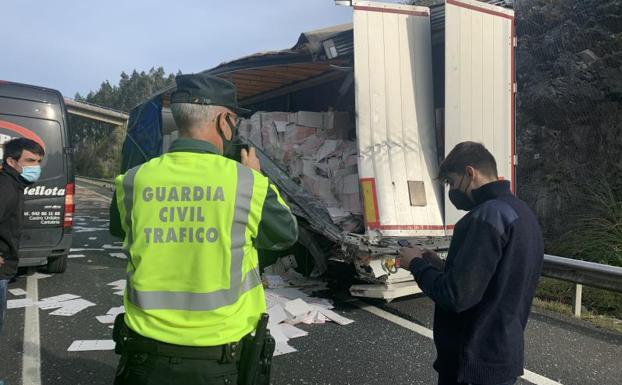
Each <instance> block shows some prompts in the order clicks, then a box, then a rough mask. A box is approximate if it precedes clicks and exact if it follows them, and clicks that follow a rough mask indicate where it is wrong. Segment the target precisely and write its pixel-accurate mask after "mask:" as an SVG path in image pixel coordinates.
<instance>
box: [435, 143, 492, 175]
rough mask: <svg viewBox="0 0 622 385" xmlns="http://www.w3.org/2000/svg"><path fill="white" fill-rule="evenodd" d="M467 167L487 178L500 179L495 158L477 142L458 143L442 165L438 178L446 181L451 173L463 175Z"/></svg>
mask: <svg viewBox="0 0 622 385" xmlns="http://www.w3.org/2000/svg"><path fill="white" fill-rule="evenodd" d="M467 166H471V167H473V168H475V169H477V170H478V171H480V172H481V173H483V174H485V175H486V176H489V177H492V178H498V174H497V162H496V161H495V157H494V156H492V154H491V153H490V151H488V150H487V149H486V147H484V145H483V144H481V143H475V142H462V143H458V144H457V145H456V147H454V149H453V150H451V152H450V153H449V154H448V155H447V157H446V158H445V160H443V162H442V163H441V167H440V171H439V175H438V178H439V179H441V180H445V179H447V177H448V176H449V174H450V173H453V174H458V175H463V174H465V173H466V168H467Z"/></svg>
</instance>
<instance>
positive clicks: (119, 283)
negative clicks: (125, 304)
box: [106, 279, 127, 289]
mask: <svg viewBox="0 0 622 385" xmlns="http://www.w3.org/2000/svg"><path fill="white" fill-rule="evenodd" d="M126 283H127V281H126V280H124V279H120V280H118V281H114V282H110V283H107V284H106V285H108V286H114V287H122V288H124V289H125V284H126Z"/></svg>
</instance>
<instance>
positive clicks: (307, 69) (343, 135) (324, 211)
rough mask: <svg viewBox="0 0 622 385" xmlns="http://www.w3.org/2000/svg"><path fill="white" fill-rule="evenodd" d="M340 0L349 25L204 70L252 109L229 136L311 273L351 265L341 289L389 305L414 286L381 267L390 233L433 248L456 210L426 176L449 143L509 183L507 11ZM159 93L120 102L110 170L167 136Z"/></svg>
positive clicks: (462, 0) (511, 90)
mask: <svg viewBox="0 0 622 385" xmlns="http://www.w3.org/2000/svg"><path fill="white" fill-rule="evenodd" d="M350 5H351V7H352V9H353V23H352V24H349V25H339V26H334V27H329V28H325V29H321V30H316V31H311V32H307V33H303V34H302V35H301V36H300V38H299V40H298V42H297V43H296V45H294V46H293V47H292V48H290V49H285V50H282V51H274V52H260V53H257V54H254V55H251V56H247V57H243V58H240V59H236V60H233V61H230V62H227V63H223V64H221V65H219V66H217V67H215V68H212V69H209V70H207V71H206V72H208V73H211V74H213V75H216V76H220V77H222V78H224V79H227V80H230V81H231V82H233V83H234V84H235V85H236V87H237V89H238V101H239V103H240V105H241V106H243V107H245V108H249V109H251V110H253V111H255V113H254V114H253V115H252V116H251V117H250V118H248V119H246V120H244V121H242V123H241V125H240V140H241V142H243V143H246V144H250V145H253V146H256V147H257V148H258V149H259V151H258V156H259V157H260V161H261V165H262V172H263V173H264V174H265V175H267V176H268V177H269V178H270V179H271V181H272V182H273V183H274V184H276V185H277V187H278V188H279V190H280V191H281V193H282V194H283V195H284V196H285V198H286V199H287V200H288V202H289V204H290V206H291V208H292V210H293V212H294V213H295V214H296V215H297V216H298V217H299V219H300V221H299V222H300V224H301V226H300V229H301V231H300V237H299V242H300V243H301V244H302V245H303V246H305V247H306V248H307V249H308V251H309V254H311V255H312V256H313V258H314V261H315V266H316V271H317V272H318V273H323V272H325V270H326V269H327V266H328V264H327V259H328V258H331V259H340V260H342V261H344V262H347V263H353V264H354V266H355V270H356V272H357V274H358V276H359V278H362V279H364V280H367V281H369V283H370V285H358V286H357V287H353V288H352V289H351V292H352V294H354V295H361V296H373V297H380V298H385V299H387V300H390V299H392V298H395V297H398V296H401V295H407V294H412V293H414V292H417V291H418V289H417V287H416V285H415V284H414V283H413V282H412V280H413V278H412V276H411V275H410V273H409V272H407V271H406V270H404V269H398V268H396V267H395V265H394V260H395V255H396V253H397V250H398V246H397V241H398V240H400V239H407V240H408V241H409V242H410V243H411V244H419V245H425V246H426V247H428V248H436V249H440V250H443V249H446V247H447V245H448V241H449V237H450V236H451V234H452V231H453V226H454V225H455V223H456V222H457V221H458V220H459V219H460V217H461V215H462V214H463V213H461V212H458V211H457V210H455V209H454V208H453V206H452V205H451V204H450V203H449V202H448V200H447V192H446V191H445V189H444V187H443V186H442V185H441V184H440V183H439V182H438V181H437V180H436V177H437V175H438V167H439V162H440V161H441V160H442V158H443V157H444V156H445V154H446V153H447V152H448V151H449V150H451V149H452V148H453V146H454V145H455V144H457V143H459V142H462V141H465V140H473V141H478V142H482V143H484V144H485V145H486V147H487V148H488V149H489V150H491V152H492V153H493V154H494V155H495V157H496V159H497V162H498V168H499V174H500V177H502V178H504V179H506V180H510V181H511V182H512V186H514V179H515V175H514V168H515V162H516V158H515V152H514V114H515V112H514V111H515V108H514V96H515V79H514V71H515V68H514V47H515V44H516V40H515V37H514V30H515V28H514V12H513V10H512V9H510V8H508V7H509V6H510V5H511V2H509V1H504V0H489V1H475V0H447V2H446V3H445V4H441V5H437V6H432V7H420V6H410V5H404V4H393V3H381V2H366V1H352V2H351V4H350ZM173 90H174V87H169V88H167V89H164V90H161V91H159V92H158V93H156V94H155V95H153V96H152V97H151V98H150V99H149V100H147V101H145V102H144V103H142V104H141V105H139V106H137V107H136V108H135V109H134V110H132V112H131V116H130V122H129V126H128V134H127V139H126V142H125V145H124V150H123V170H127V169H129V168H130V167H133V166H135V165H137V164H140V163H142V162H144V161H145V160H148V159H151V158H152V157H155V156H158V155H160V154H161V153H162V152H163V151H166V150H167V149H168V147H169V146H170V143H171V142H172V141H173V140H175V139H176V138H177V137H178V135H179V133H178V131H177V128H176V127H175V123H174V121H173V119H172V116H171V113H170V109H169V103H170V94H171V92H172V91H173ZM326 242H329V243H332V245H333V248H332V249H330V250H328V249H327V248H326Z"/></svg>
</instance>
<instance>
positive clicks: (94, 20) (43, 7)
mask: <svg viewBox="0 0 622 385" xmlns="http://www.w3.org/2000/svg"><path fill="white" fill-rule="evenodd" d="M0 15H2V22H0V36H1V38H0V80H9V81H16V82H21V83H29V84H35V85H41V86H46V87H50V88H55V89H58V90H60V91H61V92H62V93H63V94H64V95H66V96H69V97H73V96H74V94H75V93H76V92H80V93H81V94H82V95H85V94H86V93H88V92H89V91H90V90H97V89H98V88H99V85H100V84H101V82H102V81H104V80H109V81H110V82H111V83H114V84H116V83H117V82H118V80H119V74H120V73H121V72H122V71H125V72H131V71H132V70H133V69H137V70H139V71H142V70H145V71H146V70H149V69H150V68H151V67H158V66H163V67H164V70H165V71H166V72H167V73H170V72H177V70H181V71H182V72H197V71H201V70H204V69H208V68H211V67H213V66H215V65H217V64H219V63H221V62H223V61H229V60H232V59H236V58H239V57H241V56H244V55H247V54H251V53H255V52H258V51H265V50H272V49H283V48H289V47H291V46H293V45H294V44H295V43H296V40H297V39H298V36H299V34H300V33H301V32H304V31H310V30H313V29H317V28H322V27H327V26H331V25H336V24H341V23H349V22H351V20H352V10H351V9H349V8H345V7H336V6H335V5H334V2H333V0H254V1H253V0H238V1H235V0H220V1H213V0H176V1H174V2H173V1H157V0H156V1H153V0H152V1H147V0H128V1H121V0H105V1H95V0H55V1H46V0H0Z"/></svg>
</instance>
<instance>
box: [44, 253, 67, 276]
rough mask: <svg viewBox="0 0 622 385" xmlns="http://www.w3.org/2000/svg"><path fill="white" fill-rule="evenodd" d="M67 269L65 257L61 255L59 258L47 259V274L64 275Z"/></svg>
mask: <svg viewBox="0 0 622 385" xmlns="http://www.w3.org/2000/svg"><path fill="white" fill-rule="evenodd" d="M66 269H67V255H66V254H65V255H61V256H60V257H53V258H52V257H50V258H48V266H47V271H48V273H64V272H65V270H66Z"/></svg>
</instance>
